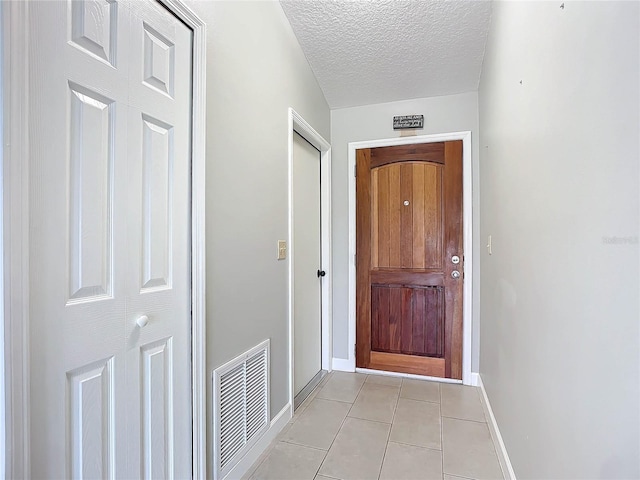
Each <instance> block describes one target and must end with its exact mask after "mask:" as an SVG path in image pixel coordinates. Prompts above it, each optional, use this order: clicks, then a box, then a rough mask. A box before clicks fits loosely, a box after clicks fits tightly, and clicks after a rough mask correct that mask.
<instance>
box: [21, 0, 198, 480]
mask: <svg viewBox="0 0 640 480" xmlns="http://www.w3.org/2000/svg"><path fill="white" fill-rule="evenodd" d="M30 12H31V13H30V15H31V18H30V27H31V30H30V35H31V52H30V67H31V72H30V73H31V78H30V86H29V88H30V102H31V103H30V123H31V132H30V148H31V151H30V165H29V168H30V295H31V303H30V322H31V325H30V326H31V328H30V375H31V420H30V421H31V459H32V477H33V478H174V477H176V478H187V477H189V476H190V474H191V407H190V404H191V403H190V392H191V387H190V361H191V352H190V271H189V270H190V267H189V263H190V254H189V252H190V239H189V230H190V213H189V168H190V167H189V165H190V155H191V152H190V148H189V144H190V135H191V133H190V130H191V125H190V112H191V50H192V46H191V32H190V30H189V29H188V28H187V27H186V26H184V25H183V24H181V23H180V22H179V21H177V20H176V19H175V17H173V16H172V15H171V14H169V13H168V12H166V11H165V10H164V9H163V8H162V7H160V6H159V5H158V4H157V3H155V2H152V1H150V0H144V1H135V2H125V1H122V2H116V1H113V0H106V1H105V0H84V1H83V0H81V1H69V2H63V1H47V2H32V3H31V4H30ZM143 315H146V316H147V317H148V319H149V320H148V322H147V324H146V326H144V327H143V328H140V326H138V325H137V323H136V321H137V320H138V319H139V318H140V317H142V316H143ZM141 323H144V322H141Z"/></svg>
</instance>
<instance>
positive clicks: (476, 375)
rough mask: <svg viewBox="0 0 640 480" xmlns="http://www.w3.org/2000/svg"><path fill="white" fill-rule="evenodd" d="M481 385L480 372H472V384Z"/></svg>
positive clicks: (474, 385)
mask: <svg viewBox="0 0 640 480" xmlns="http://www.w3.org/2000/svg"><path fill="white" fill-rule="evenodd" d="M479 385H480V374H479V373H477V372H471V386H472V387H477V386H479Z"/></svg>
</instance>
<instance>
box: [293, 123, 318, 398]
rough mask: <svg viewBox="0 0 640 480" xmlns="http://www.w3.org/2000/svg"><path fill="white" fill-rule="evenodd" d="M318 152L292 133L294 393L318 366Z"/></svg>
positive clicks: (314, 374) (309, 379)
mask: <svg viewBox="0 0 640 480" xmlns="http://www.w3.org/2000/svg"><path fill="white" fill-rule="evenodd" d="M320 239H321V231H320V152H319V151H318V150H317V149H316V148H315V147H313V146H312V145H311V144H310V143H309V142H307V141H306V140H305V139H304V138H303V137H301V136H300V135H299V134H298V133H294V135H293V244H294V246H295V248H294V250H293V258H292V261H293V270H294V284H293V294H294V307H293V311H294V313H293V318H294V332H295V335H294V395H297V394H298V393H300V391H301V390H302V389H303V388H304V387H305V386H306V385H307V384H308V383H309V382H310V381H311V380H312V379H313V378H314V377H315V376H316V374H317V373H318V372H319V371H320V370H321V368H322V364H321V360H322V358H321V346H322V345H321V340H322V339H321V335H322V332H321V289H322V278H319V277H318V275H317V271H318V270H319V269H320V270H321V269H322V259H321V242H320Z"/></svg>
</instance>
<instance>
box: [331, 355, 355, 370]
mask: <svg viewBox="0 0 640 480" xmlns="http://www.w3.org/2000/svg"><path fill="white" fill-rule="evenodd" d="M331 369H332V370H339V371H341V372H355V371H356V366H355V363H354V362H353V361H351V360H349V359H348V358H335V357H334V358H332V359H331Z"/></svg>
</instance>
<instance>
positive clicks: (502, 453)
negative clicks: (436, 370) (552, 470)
mask: <svg viewBox="0 0 640 480" xmlns="http://www.w3.org/2000/svg"><path fill="white" fill-rule="evenodd" d="M473 375H475V376H476V378H477V380H476V381H477V382H478V383H477V385H478V386H479V387H480V391H481V392H482V406H483V407H484V413H485V415H486V417H487V419H488V420H489V422H488V423H489V431H490V432H491V438H493V443H494V444H495V445H496V447H497V448H496V454H497V455H498V461H499V462H500V468H502V475H504V478H505V480H516V474H515V472H514V471H513V466H512V465H511V460H509V454H508V453H507V447H505V445H504V441H503V440H502V435H501V434H500V429H499V428H498V423H497V422H496V417H495V416H494V415H493V410H492V409H491V404H490V403H489V397H488V396H487V391H486V390H485V389H484V384H483V383H482V377H481V376H480V374H479V373H472V376H473Z"/></svg>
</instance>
